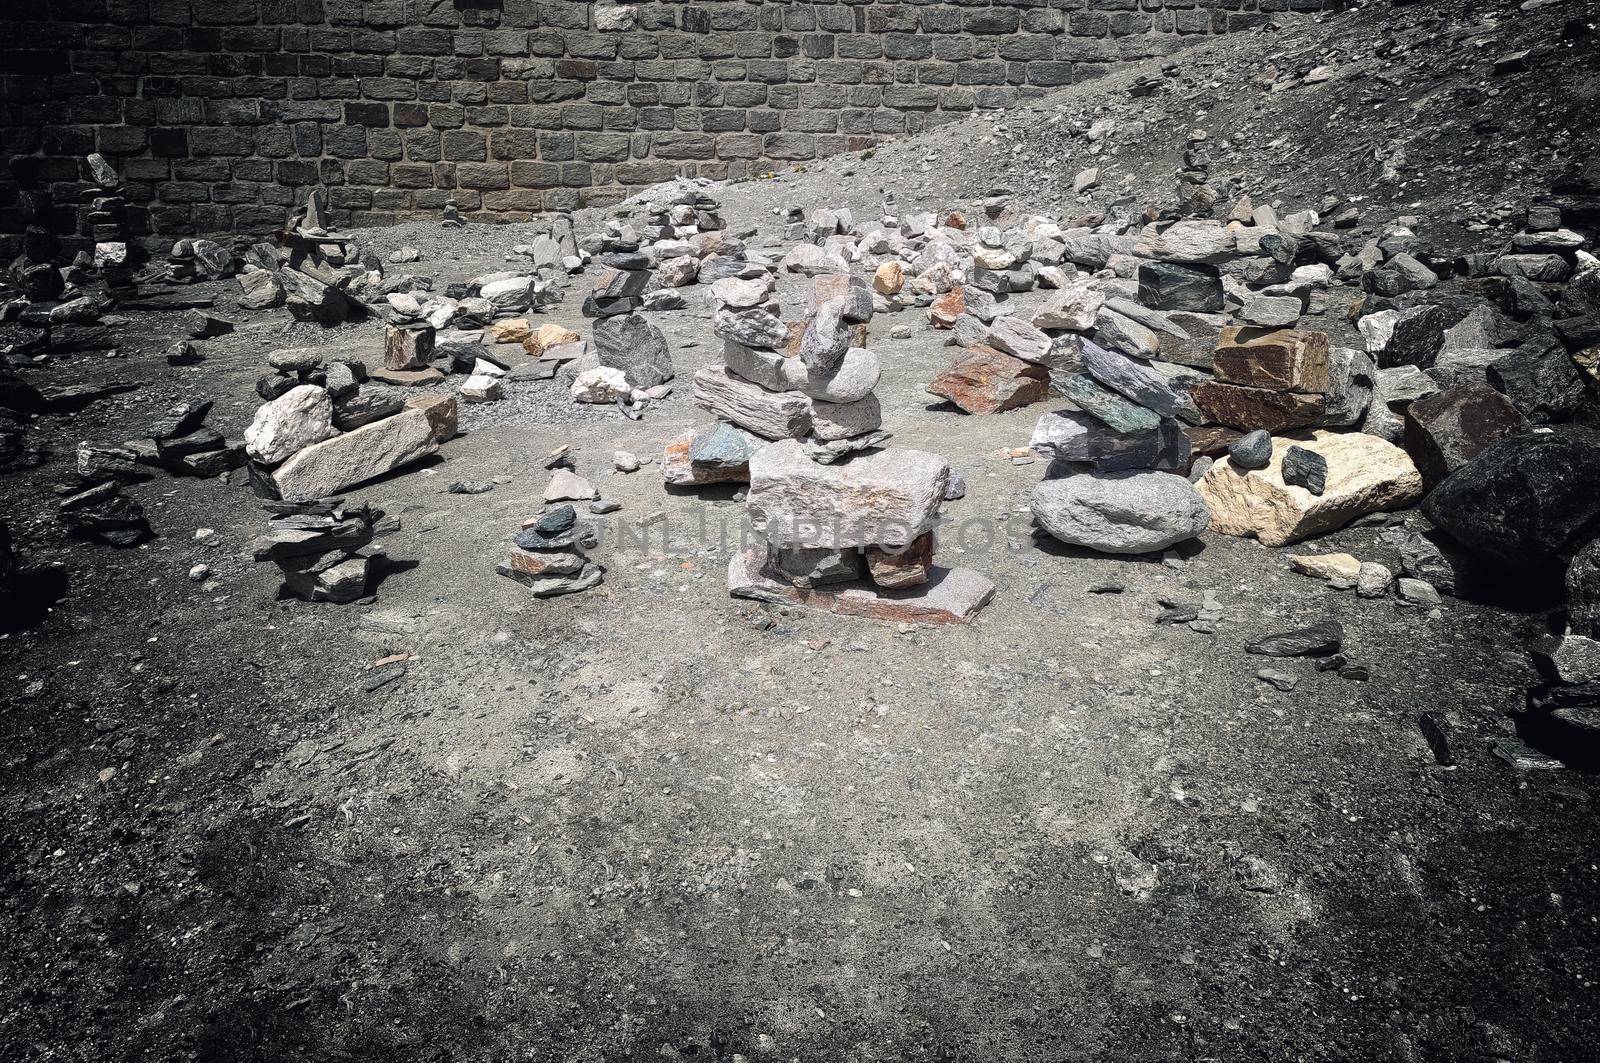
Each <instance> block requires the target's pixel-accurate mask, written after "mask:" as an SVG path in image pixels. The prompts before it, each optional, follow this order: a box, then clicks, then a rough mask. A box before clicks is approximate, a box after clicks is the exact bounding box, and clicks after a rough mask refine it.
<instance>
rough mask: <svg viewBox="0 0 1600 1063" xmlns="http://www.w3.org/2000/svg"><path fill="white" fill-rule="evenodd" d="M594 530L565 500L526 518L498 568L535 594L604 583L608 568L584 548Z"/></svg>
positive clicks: (541, 595)
mask: <svg viewBox="0 0 1600 1063" xmlns="http://www.w3.org/2000/svg"><path fill="white" fill-rule="evenodd" d="M593 543H594V534H593V532H592V530H591V529H590V528H589V527H588V526H587V525H585V524H584V523H583V522H581V521H579V520H578V512H577V510H575V509H573V508H572V505H571V503H562V504H560V505H556V506H553V507H551V508H550V509H549V510H547V511H546V512H545V513H544V514H542V515H541V516H538V517H531V518H529V519H528V520H527V521H525V522H523V525H522V530H521V531H520V532H518V533H517V535H516V538H515V539H514V540H513V542H512V547H511V554H510V556H509V557H507V558H506V559H505V560H504V561H502V562H500V563H499V564H498V565H497V566H496V567H495V571H497V572H499V573H500V574H501V575H502V576H506V577H508V578H510V579H514V580H516V581H517V582H518V583H521V584H523V585H524V586H526V587H527V588H528V590H529V591H531V592H532V594H533V596H534V597H535V598H554V597H556V596H557V595H561V594H575V593H578V592H581V591H586V590H589V589H591V588H593V587H596V586H598V585H599V584H600V582H601V580H602V579H603V578H604V576H605V569H604V568H603V567H601V566H600V565H599V564H598V563H597V562H595V561H593V560H591V559H590V558H589V556H588V555H587V554H586V553H585V552H584V549H585V546H592V545H593Z"/></svg>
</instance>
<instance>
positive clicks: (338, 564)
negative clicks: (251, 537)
mask: <svg viewBox="0 0 1600 1063" xmlns="http://www.w3.org/2000/svg"><path fill="white" fill-rule="evenodd" d="M265 506H266V509H267V512H268V513H269V514H271V516H270V517H269V518H268V520H267V532H266V534H265V535H263V536H260V537H259V538H257V539H256V541H255V544H254V546H253V547H252V553H253V556H254V557H255V559H256V560H257V561H271V562H272V563H273V564H275V565H277V566H278V568H279V570H280V571H281V572H282V573H283V585H284V587H285V588H287V589H288V591H289V592H290V593H291V594H294V595H295V596H297V597H300V598H304V599H305V600H306V601H308V602H333V603H336V604H339V605H345V604H348V603H350V602H354V601H356V600H358V599H360V598H363V597H366V595H367V592H368V589H369V587H370V586H371V585H372V581H373V576H374V575H375V568H376V566H377V565H378V564H379V563H380V562H381V560H382V558H383V556H384V555H383V553H382V551H381V550H369V549H367V547H368V544H370V543H371V542H372V540H373V538H374V536H376V535H379V534H383V533H386V532H389V531H393V530H394V529H395V528H398V527H399V523H398V522H397V521H394V520H392V519H391V520H388V521H385V520H384V515H383V511H382V510H380V509H374V508H373V507H371V506H368V505H364V504H357V503H351V502H347V501H346V500H345V499H343V498H337V497H336V498H322V499H315V500H311V501H305V502H267V503H265Z"/></svg>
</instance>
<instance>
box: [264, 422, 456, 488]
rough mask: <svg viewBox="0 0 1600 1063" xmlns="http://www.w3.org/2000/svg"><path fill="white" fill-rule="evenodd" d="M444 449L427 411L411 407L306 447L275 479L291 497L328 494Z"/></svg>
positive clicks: (285, 463)
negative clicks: (436, 436) (440, 445)
mask: <svg viewBox="0 0 1600 1063" xmlns="http://www.w3.org/2000/svg"><path fill="white" fill-rule="evenodd" d="M438 449H439V444H438V441H437V440H436V439H435V428H434V424H433V421H432V420H431V419H430V418H429V416H428V414H427V412H426V411H424V410H417V409H408V410H403V411H402V412H400V413H397V414H395V415H394V416H393V417H385V418H384V419H383V420H381V421H374V422H372V423H371V424H367V425H362V426H361V427H360V428H357V429H356V430H355V431H353V432H345V433H342V434H341V435H336V436H334V437H333V438H332V439H325V440H323V441H322V442H321V443H314V444H312V445H311V446H309V447H306V448H305V449H304V450H302V451H300V452H299V453H297V454H295V455H294V456H293V457H291V458H290V459H289V460H288V461H286V462H284V463H283V464H282V465H280V466H278V468H277V469H276V470H275V471H274V472H273V474H272V479H273V482H274V483H275V484H276V485H277V488H278V493H279V494H280V495H281V496H282V497H284V498H286V499H311V498H326V497H328V496H329V495H336V494H338V493H339V492H341V491H343V490H344V489H345V488H347V487H352V486H354V485H356V484H358V483H364V482H365V481H367V480H371V479H373V478H374V477H377V476H382V475H383V474H385V473H388V472H393V471H394V470H395V469H398V468H400V467H401V466H404V465H409V464H410V463H412V462H414V461H419V460H421V459H422V458H425V457H427V456H428V455H430V454H432V453H434V452H435V451H437V450H438Z"/></svg>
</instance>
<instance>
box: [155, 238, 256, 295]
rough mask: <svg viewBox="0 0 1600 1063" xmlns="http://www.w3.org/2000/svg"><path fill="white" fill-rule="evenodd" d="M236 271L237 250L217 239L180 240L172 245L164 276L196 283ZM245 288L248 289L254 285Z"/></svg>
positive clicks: (177, 282)
mask: <svg viewBox="0 0 1600 1063" xmlns="http://www.w3.org/2000/svg"><path fill="white" fill-rule="evenodd" d="M234 272H235V263H234V258H233V252H232V251H229V250H228V249H227V248H226V247H223V246H222V245H221V244H219V243H217V242H216V241H215V240H179V241H178V242H177V243H175V244H173V245H172V256H171V257H170V258H169V259H168V260H167V263H166V276H165V278H164V279H165V280H166V281H167V282H168V283H169V284H196V283H199V282H200V281H220V280H225V279H226V278H228V277H231V276H233V274H234ZM269 276H270V274H269ZM245 290H246V292H247V293H248V292H249V291H250V287H249V286H248V285H246V286H245Z"/></svg>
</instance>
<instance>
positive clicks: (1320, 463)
mask: <svg viewBox="0 0 1600 1063" xmlns="http://www.w3.org/2000/svg"><path fill="white" fill-rule="evenodd" d="M1281 472H1282V474H1283V482H1284V483H1286V484H1288V485H1289V486H1291V487H1303V488H1305V489H1306V490H1307V491H1309V492H1311V493H1312V494H1314V495H1321V494H1322V492H1323V491H1325V490H1326V489H1327V487H1328V462H1327V460H1326V459H1325V458H1323V456H1322V455H1321V454H1318V453H1317V452H1316V451H1314V450H1310V449H1308V448H1306V447H1302V446H1299V445H1295V446H1292V447H1290V448H1289V449H1288V450H1286V451H1284V454H1283V464H1282V466H1281Z"/></svg>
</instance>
